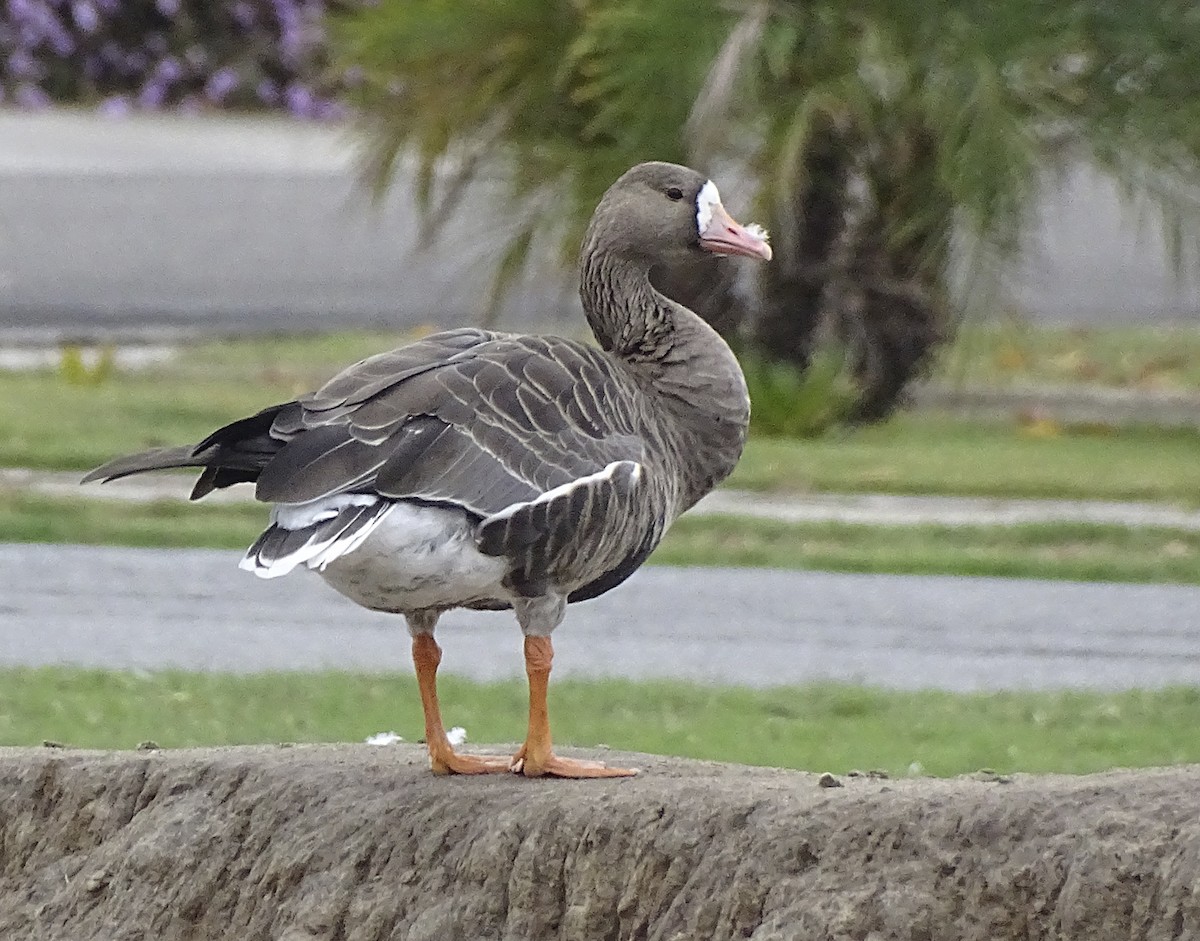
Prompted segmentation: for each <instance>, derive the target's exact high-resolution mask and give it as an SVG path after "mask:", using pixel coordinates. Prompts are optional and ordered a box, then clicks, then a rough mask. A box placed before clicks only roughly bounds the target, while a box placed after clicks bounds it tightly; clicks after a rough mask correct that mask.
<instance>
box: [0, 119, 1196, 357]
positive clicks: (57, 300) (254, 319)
mask: <svg viewBox="0 0 1200 941" xmlns="http://www.w3.org/2000/svg"><path fill="white" fill-rule="evenodd" d="M354 165H355V149H354V146H353V144H352V141H351V139H350V138H349V136H348V134H347V132H346V131H345V129H342V128H336V127H335V128H329V127H317V126H313V125H304V124H295V123H291V122H286V121H282V120H264V119H252V120H251V119H244V118H242V119H239V118H205V119H199V118H181V117H170V116H167V117H139V118H130V119H124V120H121V121H113V120H107V119H104V118H100V117H97V116H95V115H90V114H84V113H72V112H61V113H56V112H48V113H41V114H21V113H18V112H0V193H3V198H2V199H0V334H5V335H7V336H8V337H9V338H10V339H11V338H13V337H21V336H24V337H26V338H27V339H43V340H44V339H52V338H57V337H61V336H62V335H64V334H67V335H70V334H77V333H80V332H86V333H95V332H103V331H109V332H115V334H117V335H120V334H121V333H136V334H138V335H144V334H145V333H146V332H147V331H148V330H149V331H150V332H151V333H152V332H153V331H154V330H155V329H165V330H167V331H169V332H178V331H180V330H182V331H184V332H200V333H211V332H214V331H222V332H228V331H246V330H253V331H276V330H293V329H315V328H320V327H330V326H345V325H350V324H356V325H368V326H371V325H388V326H394V327H405V326H412V325H415V324H423V323H433V324H441V325H446V324H455V323H462V322H464V321H467V320H471V319H473V318H474V316H475V314H476V312H477V311H478V308H479V298H480V297H482V296H483V293H484V286H485V285H486V283H487V281H488V275H489V271H490V266H491V264H492V263H493V262H494V261H495V260H496V258H497V257H498V256H497V248H498V245H499V242H500V239H498V238H494V237H493V236H498V235H502V234H503V233H504V231H505V230H506V225H507V223H506V220H505V218H504V217H503V215H502V213H500V212H499V211H498V210H497V208H496V204H495V202H494V200H493V197H494V196H495V188H494V187H492V186H482V187H479V188H477V189H476V190H474V191H472V192H471V193H470V194H469V196H468V198H467V200H466V202H465V208H466V212H464V213H461V214H460V215H459V216H458V217H457V218H456V221H455V223H454V225H453V226H452V227H451V228H450V229H449V230H448V231H447V232H446V234H445V238H444V240H443V241H442V242H440V243H439V244H438V245H436V246H434V247H433V248H431V249H428V250H425V249H421V248H420V247H419V243H420V242H421V239H420V238H419V233H418V223H417V216H416V213H415V210H414V208H413V205H412V203H411V200H410V198H409V195H408V190H409V187H408V186H406V185H405V180H407V179H409V177H406V176H405V174H404V172H403V171H402V172H401V175H400V185H398V186H397V187H396V188H395V190H394V191H393V192H392V194H391V195H390V196H389V198H388V199H387V200H386V202H385V203H384V204H383V205H382V206H380V207H379V208H378V209H377V210H376V209H372V208H371V207H370V206H369V205H368V202H367V200H366V199H365V198H364V196H363V195H362V192H361V191H360V190H359V189H357V188H356V186H355V171H354ZM724 192H725V195H726V201H727V202H728V203H729V204H730V206H731V208H733V209H735V210H737V209H739V208H740V207H742V206H744V201H745V196H746V193H745V192H738V188H737V186H736V185H733V184H731V183H726V185H725V187H724ZM1031 236H1032V238H1031V242H1030V246H1031V247H1030V252H1029V254H1028V258H1027V259H1026V263H1025V264H1024V266H1023V267H1022V268H1021V269H1020V270H1019V271H1018V272H1016V274H1015V275H1014V277H1013V278H1012V290H1013V292H1014V294H1015V297H1016V301H1017V305H1018V307H1023V308H1025V309H1028V310H1030V311H1032V312H1034V313H1035V314H1036V315H1037V316H1039V317H1040V318H1042V319H1067V320H1071V321H1075V322H1105V321H1110V320H1129V319H1162V320H1166V319H1184V320H1189V321H1191V322H1195V321H1196V320H1197V319H1200V295H1198V292H1197V291H1196V287H1195V285H1194V284H1192V285H1188V286H1184V287H1177V286H1175V285H1174V284H1173V283H1172V281H1171V279H1170V277H1169V276H1168V274H1167V272H1166V269H1165V265H1164V263H1163V258H1164V257H1165V253H1164V251H1163V247H1162V240H1161V238H1159V237H1158V233H1157V231H1156V230H1155V228H1154V227H1153V226H1150V227H1148V228H1146V229H1145V230H1138V229H1137V228H1136V227H1134V226H1133V224H1132V221H1131V220H1130V219H1128V218H1126V217H1125V216H1123V215H1122V213H1121V211H1120V209H1119V204H1118V200H1117V198H1116V195H1115V192H1114V190H1113V188H1112V187H1111V186H1109V185H1108V184H1106V183H1104V182H1103V181H1102V180H1099V179H1097V178H1096V177H1095V176H1093V175H1091V174H1089V173H1088V172H1087V171H1085V170H1083V169H1080V170H1078V171H1077V172H1074V173H1070V174H1067V175H1066V176H1065V177H1064V178H1063V180H1062V182H1061V184H1060V185H1059V188H1058V189H1057V190H1056V191H1055V192H1054V194H1053V195H1052V196H1051V197H1050V198H1049V199H1048V200H1047V201H1046V203H1045V205H1044V207H1043V210H1042V212H1041V213H1040V215H1039V218H1038V220H1037V221H1036V223H1035V224H1034V225H1033V227H1032V232H1031ZM505 322H506V323H509V324H518V323H519V324H520V325H522V326H549V327H554V326H557V325H561V324H567V325H570V326H571V327H574V326H576V325H578V323H579V321H578V315H577V313H576V310H575V302H574V298H573V289H572V287H571V278H570V276H562V275H561V273H556V272H555V271H553V270H552V269H550V268H543V269H541V270H540V271H538V272H537V273H536V274H535V276H534V278H533V280H531V281H529V282H527V283H526V284H525V285H523V286H522V288H521V289H520V290H518V292H517V293H516V294H515V295H514V296H513V298H512V300H511V301H510V303H509V304H508V306H507V308H506V312H505Z"/></svg>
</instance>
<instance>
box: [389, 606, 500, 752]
mask: <svg viewBox="0 0 1200 941" xmlns="http://www.w3.org/2000/svg"><path fill="white" fill-rule="evenodd" d="M421 615H423V616H420V617H419V616H416V615H414V616H410V617H409V621H408V626H409V631H410V632H411V633H412V658H413V666H414V667H415V668H416V671H417V687H418V689H419V690H420V691H421V708H422V709H423V710H424V711H425V745H426V747H427V748H428V749H429V767H430V768H431V769H433V773H434V774H499V773H502V772H506V771H508V770H509V769H510V764H511V762H510V761H509V760H508V759H507V758H500V757H491V756H485V755H460V754H459V753H458V752H456V751H455V750H454V746H453V745H451V744H450V740H449V739H448V738H447V737H446V727H445V726H444V725H443V724H442V713H441V710H440V709H439V708H438V698H437V669H438V665H439V664H440V663H441V662H442V649H441V648H440V647H439V646H438V645H437V641H436V640H434V639H433V623H434V622H436V621H437V615H436V614H429V613H428V612H421Z"/></svg>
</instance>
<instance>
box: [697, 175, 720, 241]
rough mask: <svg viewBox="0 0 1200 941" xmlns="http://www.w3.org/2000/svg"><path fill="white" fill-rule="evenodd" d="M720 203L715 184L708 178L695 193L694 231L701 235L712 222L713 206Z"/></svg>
mask: <svg viewBox="0 0 1200 941" xmlns="http://www.w3.org/2000/svg"><path fill="white" fill-rule="evenodd" d="M719 205H721V194H720V193H718V192H717V184H716V183H714V182H713V181H712V180H709V181H708V182H707V183H705V184H704V185H703V186H702V187H700V192H699V193H697V194H696V231H697V232H698V233H700V234H701V235H703V234H704V233H705V231H706V230H707V229H708V224H709V223H710V222H712V214H713V208H714V207H716V206H719Z"/></svg>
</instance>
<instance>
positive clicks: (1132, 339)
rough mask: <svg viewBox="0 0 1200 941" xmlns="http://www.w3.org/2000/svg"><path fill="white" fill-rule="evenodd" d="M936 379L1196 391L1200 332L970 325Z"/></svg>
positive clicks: (1170, 328)
mask: <svg viewBox="0 0 1200 941" xmlns="http://www.w3.org/2000/svg"><path fill="white" fill-rule="evenodd" d="M934 378H936V379H941V380H944V381H947V382H966V383H972V384H980V385H1008V384H1019V383H1048V384H1053V385H1105V386H1114V387H1120V388H1133V389H1179V390H1193V391H1194V390H1197V389H1200V329H1197V328H1195V327H1181V326H1161V327H1143V326H1136V327H1102V328H1079V327H1031V326H1029V325H1027V324H1020V323H1016V322H1013V323H1006V324H998V325H991V326H971V325H968V326H966V327H964V328H963V329H962V330H960V331H959V334H958V337H957V338H956V340H955V343H954V344H953V345H952V346H951V347H950V348H949V349H948V350H946V351H945V353H944V355H943V356H942V357H941V359H940V360H939V362H938V366H937V369H936V370H935V373H934Z"/></svg>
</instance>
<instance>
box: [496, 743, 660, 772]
mask: <svg viewBox="0 0 1200 941" xmlns="http://www.w3.org/2000/svg"><path fill="white" fill-rule="evenodd" d="M511 768H512V772H513V773H514V774H523V775H525V777H527V778H541V777H550V778H631V777H633V776H634V775H635V774H637V773H638V770H637V768H610V767H609V766H608V765H606V764H604V762H602V761H583V760H581V759H578V758H560V757H559V756H558V755H556V754H554V752H550V753H549V754H548V755H546V757H545V758H543V759H542V760H541V761H531V760H530V759H529V758H528V757H527V755H526V749H525V748H524V747H522V748H521V750H520V751H518V752H517V753H516V754H515V755H513V757H512V762H511Z"/></svg>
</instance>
